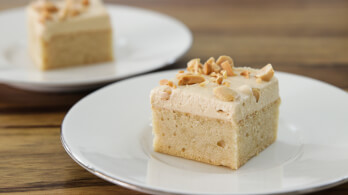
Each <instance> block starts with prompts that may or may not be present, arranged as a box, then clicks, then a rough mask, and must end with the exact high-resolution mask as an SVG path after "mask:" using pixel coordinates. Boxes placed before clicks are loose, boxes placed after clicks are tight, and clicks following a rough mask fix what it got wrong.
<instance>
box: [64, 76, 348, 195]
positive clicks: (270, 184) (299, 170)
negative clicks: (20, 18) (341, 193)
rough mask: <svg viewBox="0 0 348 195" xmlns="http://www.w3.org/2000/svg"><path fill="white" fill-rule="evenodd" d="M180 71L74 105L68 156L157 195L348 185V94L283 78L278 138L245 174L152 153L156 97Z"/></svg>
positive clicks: (128, 83)
mask: <svg viewBox="0 0 348 195" xmlns="http://www.w3.org/2000/svg"><path fill="white" fill-rule="evenodd" d="M176 72H177V70H174V71H166V72H160V73H155V74H149V75H144V76H140V77H137V78H131V79H127V80H125V81H121V82H118V83H114V84H111V85H109V86H107V87H105V88H102V89H100V90H98V91H96V92H94V93H93V94H91V95H89V96H87V97H86V98H84V99H82V100H81V101H80V102H78V103H77V104H76V105H74V106H73V107H72V109H71V110H70V111H69V112H68V114H67V115H66V117H65V119H64V122H63V124H62V131H61V139H62V143H63V146H64V147H65V149H66V151H67V152H68V154H69V155H70V156H71V157H72V158H73V159H74V160H75V161H76V162H77V163H79V164H80V165H81V166H82V167H84V168H85V169H87V170H88V171H90V172H91V173H93V174H95V175H97V176H98V177H101V178H103V179H105V180H107V181H109V182H112V183H115V184H119V185H121V186H124V187H127V188H130V189H134V190H138V191H142V192H148V193H151V194H163V193H167V194H171V193H175V194H283V193H305V192H312V191H316V190H320V189H324V188H328V187H332V186H334V185H338V184H340V183H343V182H345V181H347V177H348V152H347V151H348V142H347V140H348V123H347V119H348V118H347V117H348V103H347V101H348V94H347V93H346V92H344V91H342V90H340V89H338V88H336V87H334V86H331V85H329V84H326V83H323V82H320V81H317V80H314V79H310V78H306V77H302V76H297V75H293V74H287V73H280V72H277V73H276V76H277V77H278V78H279V82H280V93H281V98H282V103H281V107H280V119H279V120H280V121H279V133H278V139H277V141H276V142H275V143H274V144H272V145H271V146H270V147H268V148H267V149H266V150H264V151H263V152H261V153H260V154H259V155H258V156H256V157H254V158H252V159H251V160H250V161H249V162H247V163H246V164H245V165H244V166H242V167H241V168H240V169H239V170H237V171H233V170H230V169H228V168H224V167H219V166H213V165H208V164H203V163H199V162H195V161H190V160H185V159H182V158H177V157H172V156H168V155H165V154H159V153H156V152H153V150H152V144H151V142H152V134H151V126H150V123H151V109H150V100H149V93H150V90H151V89H152V88H153V87H155V86H157V85H158V81H159V80H161V79H163V78H171V77H173V76H174V75H175V73H176Z"/></svg>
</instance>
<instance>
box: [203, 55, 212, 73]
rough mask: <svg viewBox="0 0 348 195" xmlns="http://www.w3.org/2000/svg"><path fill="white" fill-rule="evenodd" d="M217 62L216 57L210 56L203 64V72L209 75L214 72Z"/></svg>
mask: <svg viewBox="0 0 348 195" xmlns="http://www.w3.org/2000/svg"><path fill="white" fill-rule="evenodd" d="M214 64H215V59H214V58H213V57H210V58H209V59H208V60H207V61H206V62H205V63H204V66H203V73H204V74H205V75H209V74H210V73H212V72H213V71H214V69H213V65H214Z"/></svg>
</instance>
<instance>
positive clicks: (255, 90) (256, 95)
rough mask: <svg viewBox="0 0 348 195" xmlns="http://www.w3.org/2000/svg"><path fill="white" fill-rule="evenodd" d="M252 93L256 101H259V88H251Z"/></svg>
mask: <svg viewBox="0 0 348 195" xmlns="http://www.w3.org/2000/svg"><path fill="white" fill-rule="evenodd" d="M252 91H253V95H254V97H255V100H256V103H257V102H259V99H260V89H258V88H252Z"/></svg>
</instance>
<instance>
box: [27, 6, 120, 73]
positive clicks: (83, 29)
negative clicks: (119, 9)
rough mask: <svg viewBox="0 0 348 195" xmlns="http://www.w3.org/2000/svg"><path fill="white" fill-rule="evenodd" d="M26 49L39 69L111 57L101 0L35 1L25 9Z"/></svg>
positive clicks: (108, 27)
mask: <svg viewBox="0 0 348 195" xmlns="http://www.w3.org/2000/svg"><path fill="white" fill-rule="evenodd" d="M27 19H28V35H29V37H28V38H29V52H30V54H31V57H32V58H33V61H34V62H35V64H36V65H37V67H38V68H39V69H41V70H47V69H55V68H63V67H72V66H78V65H86V64H92V63H97V62H105V61H111V60H113V48H112V28H111V23H110V17H109V14H108V12H107V10H106V8H105V7H104V5H103V2H102V1H101V0H56V1H50V0H37V1H34V2H32V3H31V4H30V5H29V6H28V8H27Z"/></svg>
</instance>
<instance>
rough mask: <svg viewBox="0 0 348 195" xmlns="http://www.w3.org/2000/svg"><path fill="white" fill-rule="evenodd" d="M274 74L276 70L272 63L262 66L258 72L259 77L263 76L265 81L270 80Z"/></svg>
mask: <svg viewBox="0 0 348 195" xmlns="http://www.w3.org/2000/svg"><path fill="white" fill-rule="evenodd" d="M273 75H274V70H273V67H272V65H271V64H267V65H266V66H264V67H263V68H261V69H260V70H259V71H258V73H257V74H256V77H257V78H261V79H262V80H263V81H270V80H271V79H272V77H273Z"/></svg>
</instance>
